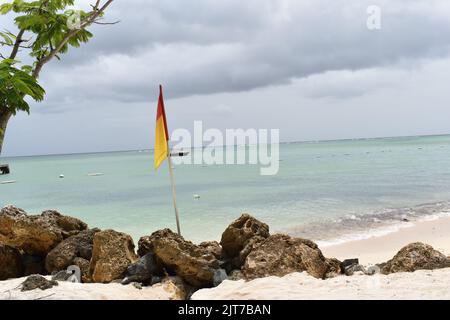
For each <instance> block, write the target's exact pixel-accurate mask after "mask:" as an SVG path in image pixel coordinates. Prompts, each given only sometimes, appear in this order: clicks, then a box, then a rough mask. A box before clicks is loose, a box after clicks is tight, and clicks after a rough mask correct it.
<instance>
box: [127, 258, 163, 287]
mask: <svg viewBox="0 0 450 320" xmlns="http://www.w3.org/2000/svg"><path fill="white" fill-rule="evenodd" d="M161 275H163V267H162V265H161V264H160V263H159V262H158V261H157V259H156V258H155V255H154V254H153V253H151V252H150V253H147V254H146V255H144V256H143V257H141V258H140V259H139V260H138V261H137V262H135V263H133V264H131V265H129V266H128V268H127V271H126V272H125V278H124V279H123V281H122V284H128V283H130V282H142V283H147V282H149V281H151V280H152V277H153V276H161Z"/></svg>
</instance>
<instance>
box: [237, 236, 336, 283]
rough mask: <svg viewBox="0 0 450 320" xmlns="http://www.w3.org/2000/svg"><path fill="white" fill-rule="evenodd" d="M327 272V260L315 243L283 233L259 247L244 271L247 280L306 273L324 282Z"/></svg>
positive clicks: (268, 239) (252, 253)
mask: <svg viewBox="0 0 450 320" xmlns="http://www.w3.org/2000/svg"><path fill="white" fill-rule="evenodd" d="M328 270H329V264H328V263H327V259H326V258H325V257H324V256H323V254H322V252H321V251H320V249H319V248H318V246H317V245H316V244H315V243H314V242H312V241H310V240H306V239H301V238H293V237H290V236H288V235H283V234H275V235H271V236H270V237H268V238H267V239H265V240H264V241H263V242H261V243H260V244H259V245H257V246H256V248H254V249H253V250H252V251H251V252H250V253H249V254H248V256H247V258H246V259H245V263H244V265H243V266H242V269H241V271H242V273H243V275H244V276H245V278H246V279H247V280H253V279H256V278H263V277H269V276H277V277H282V276H285V275H287V274H289V273H293V272H303V271H306V272H307V273H309V274H310V275H311V276H313V277H315V278H318V279H324V278H325V276H326V274H327V273H328Z"/></svg>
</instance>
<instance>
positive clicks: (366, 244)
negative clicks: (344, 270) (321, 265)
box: [320, 217, 450, 265]
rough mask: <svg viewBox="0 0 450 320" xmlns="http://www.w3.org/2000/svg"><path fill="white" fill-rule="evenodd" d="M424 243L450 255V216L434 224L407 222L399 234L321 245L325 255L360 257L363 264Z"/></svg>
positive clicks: (342, 258) (344, 257)
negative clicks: (415, 244) (412, 245)
mask: <svg viewBox="0 0 450 320" xmlns="http://www.w3.org/2000/svg"><path fill="white" fill-rule="evenodd" d="M412 242H423V243H426V244H429V245H431V246H432V247H434V249H436V250H438V251H441V252H442V253H444V254H446V255H447V256H450V217H446V218H440V219H435V220H431V221H419V222H406V223H405V225H404V226H403V227H402V228H400V229H399V230H398V231H396V232H393V233H390V234H387V235H384V236H378V237H371V238H368V239H363V240H356V241H349V242H345V243H342V244H338V245H330V246H321V247H320V248H321V250H322V252H323V254H324V255H325V256H327V257H334V258H337V259H340V260H344V259H348V258H359V260H360V263H361V264H365V265H367V264H376V263H381V262H385V261H387V260H389V259H391V258H392V257H393V256H394V255H395V254H396V253H397V252H398V251H399V250H400V249H401V248H402V247H404V246H405V245H407V244H409V243H412Z"/></svg>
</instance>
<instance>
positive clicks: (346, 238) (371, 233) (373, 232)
mask: <svg viewBox="0 0 450 320" xmlns="http://www.w3.org/2000/svg"><path fill="white" fill-rule="evenodd" d="M446 217H450V211H444V212H439V213H436V214H431V215H427V216H424V217H421V218H418V219H417V220H414V221H409V222H398V223H394V224H390V225H384V226H382V227H378V228H370V229H368V230H366V231H359V232H355V233H351V234H345V235H343V236H340V237H337V238H334V239H329V240H319V241H316V242H317V244H318V245H319V246H320V247H330V246H334V245H339V244H343V243H347V242H352V241H358V240H366V239H371V238H378V237H383V236H386V235H388V234H392V233H395V232H398V231H400V230H402V229H405V228H411V227H414V226H415V225H416V224H417V223H420V222H426V221H435V220H439V219H442V218H446Z"/></svg>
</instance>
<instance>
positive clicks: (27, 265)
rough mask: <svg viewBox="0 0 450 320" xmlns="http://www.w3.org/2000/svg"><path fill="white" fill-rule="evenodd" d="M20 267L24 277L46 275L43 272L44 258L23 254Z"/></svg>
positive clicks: (44, 271)
mask: <svg viewBox="0 0 450 320" xmlns="http://www.w3.org/2000/svg"><path fill="white" fill-rule="evenodd" d="M22 266H23V275H24V276H29V275H32V274H42V275H46V274H47V272H46V270H45V256H41V255H30V254H24V255H22Z"/></svg>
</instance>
